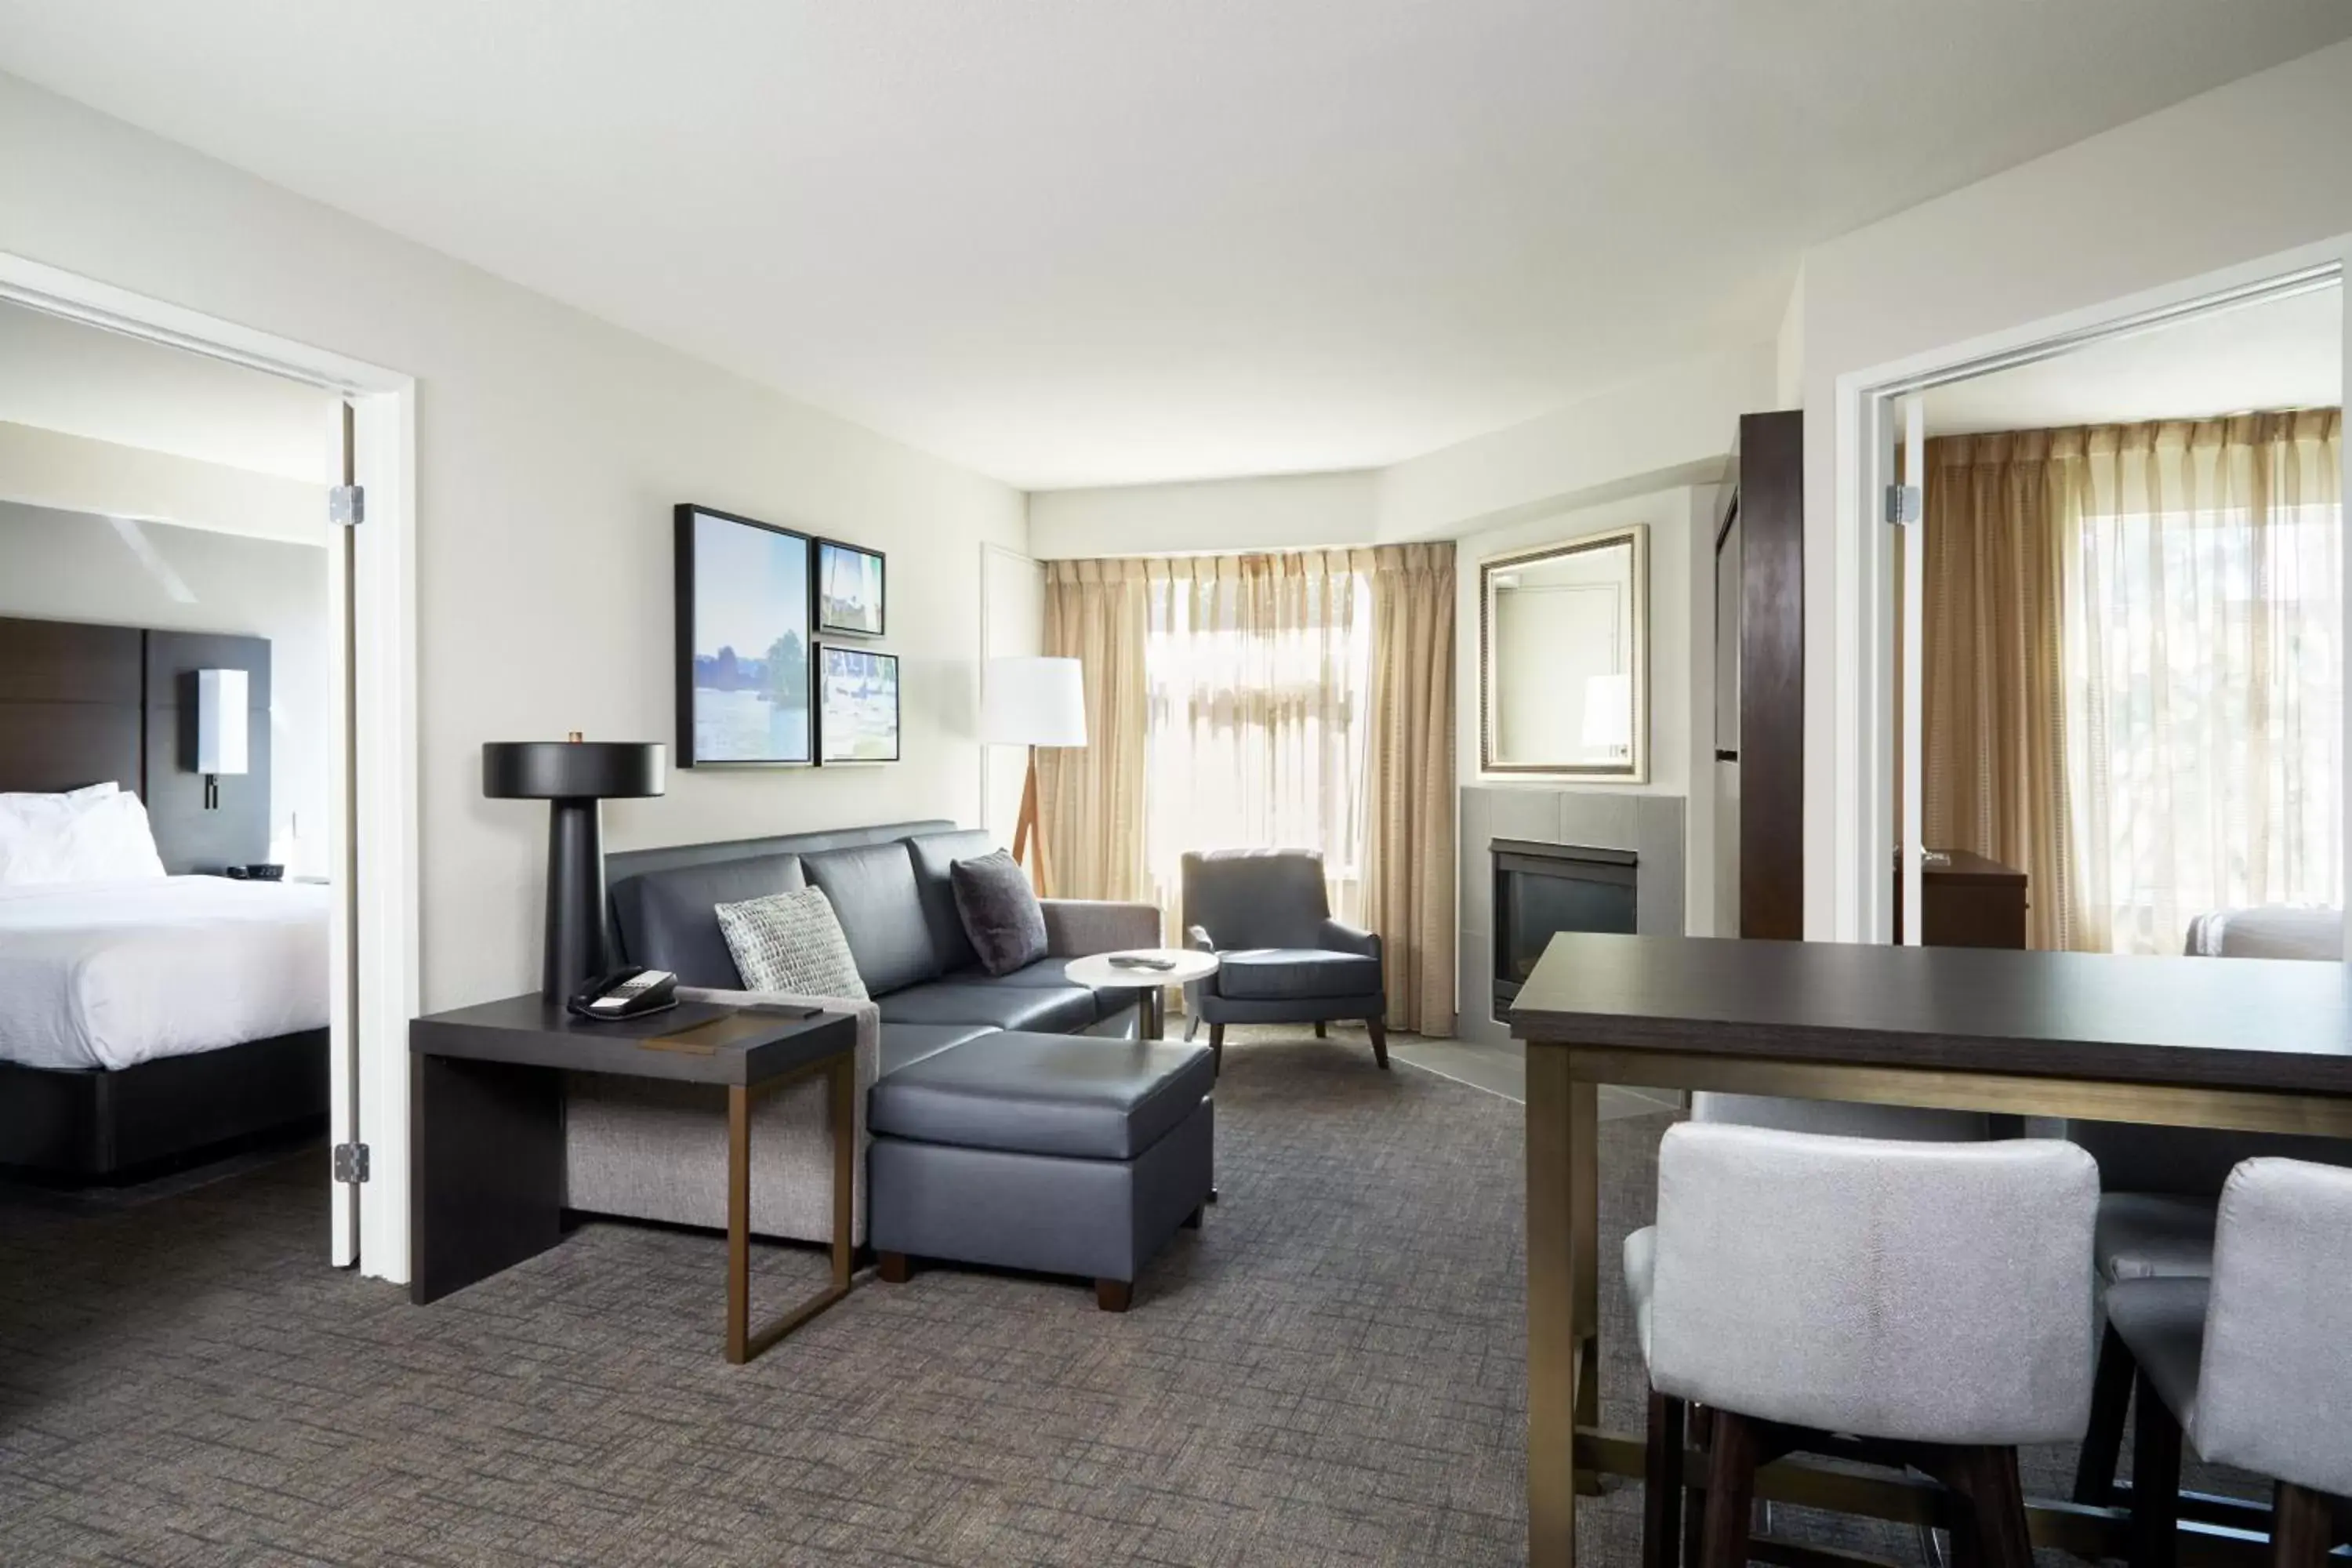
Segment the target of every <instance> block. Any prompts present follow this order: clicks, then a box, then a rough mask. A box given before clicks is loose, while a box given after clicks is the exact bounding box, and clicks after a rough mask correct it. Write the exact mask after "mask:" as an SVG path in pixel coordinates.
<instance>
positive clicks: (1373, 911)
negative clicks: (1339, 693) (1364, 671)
mask: <svg viewBox="0 0 2352 1568" xmlns="http://www.w3.org/2000/svg"><path fill="white" fill-rule="evenodd" d="M1371 590H1372V591H1371V600H1372V605H1371V612H1372V675H1371V700H1370V708H1371V722H1370V729H1371V733H1370V742H1369V746H1368V749H1367V750H1368V767H1367V775H1368V776H1367V778H1366V782H1365V796H1366V805H1365V812H1364V816H1365V835H1364V845H1365V847H1364V910H1363V918H1364V923H1365V924H1366V925H1367V926H1369V927H1370V928H1371V929H1372V930H1374V931H1379V932H1380V933H1381V944H1382V952H1383V956H1384V958H1385V960H1386V963H1387V980H1388V993H1389V1016H1388V1021H1389V1026H1390V1027H1391V1028H1396V1029H1409V1030H1412V1031H1413V1032H1415V1033H1418V1034H1423V1035H1450V1034H1452V1033H1453V1032H1454V546H1453V545H1451V544H1409V545H1383V546H1382V547H1381V548H1380V549H1378V550H1375V551H1373V552H1372V572H1371Z"/></svg>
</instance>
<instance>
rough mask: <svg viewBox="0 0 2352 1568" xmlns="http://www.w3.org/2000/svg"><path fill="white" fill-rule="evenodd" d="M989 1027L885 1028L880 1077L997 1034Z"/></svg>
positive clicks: (878, 1066) (903, 1025)
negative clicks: (971, 1041)
mask: <svg viewBox="0 0 2352 1568" xmlns="http://www.w3.org/2000/svg"><path fill="white" fill-rule="evenodd" d="M994 1033H995V1030H993V1029H992V1028H991V1027H990V1026H988V1025H986V1024H885V1025H883V1026H882V1038H881V1045H882V1050H881V1055H880V1057H879V1058H878V1061H877V1075H887V1074H890V1073H894V1072H897V1071H898V1069H899V1068H903V1067H908V1066H910V1065H912V1064H913V1063H916V1062H919V1061H921V1060H922V1059H923V1058H925V1057H934V1056H937V1055H939V1054H940V1052H941V1051H945V1050H951V1049H953V1048H954V1047H957V1046H960V1045H962V1044H963V1043H964V1042H965V1041H966V1040H976V1039H978V1038H980V1037H981V1036H982V1035H990V1034H994Z"/></svg>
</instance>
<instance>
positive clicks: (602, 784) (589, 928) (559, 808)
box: [482, 733, 669, 1002]
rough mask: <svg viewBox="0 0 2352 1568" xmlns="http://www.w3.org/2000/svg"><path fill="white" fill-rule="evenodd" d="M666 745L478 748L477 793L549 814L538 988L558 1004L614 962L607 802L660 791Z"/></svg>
mask: <svg viewBox="0 0 2352 1568" xmlns="http://www.w3.org/2000/svg"><path fill="white" fill-rule="evenodd" d="M668 772H669V748H668V747H667V746H664V745H661V744H660V743H658V742H652V741H583V740H582V739H581V738H580V737H579V735H577V734H576V733H575V734H574V735H573V736H572V739H570V740H569V741H492V742H488V744H486V745H484V746H483V747H482V794H483V795H487V796H488V797H489V798H490V799H492V800H543V801H546V802H548V803H549V811H548V818H547V963H546V966H545V968H544V970H543V971H542V973H541V989H542V990H543V991H544V992H545V994H546V995H547V999H548V1000H549V1001H551V1002H562V1001H564V1000H566V999H568V998H569V997H570V996H571V995H572V993H573V992H575V991H577V990H579V989H580V987H581V986H582V985H583V984H585V983H586V982H588V981H590V980H593V979H594V978H595V977H596V976H597V975H600V974H602V973H604V972H605V971H606V970H608V969H610V968H611V967H612V966H613V940H612V930H611V926H610V923H609V921H610V917H609V915H608V913H607V910H606V907H605V903H604V811H603V807H602V806H601V805H599V804H598V803H599V802H601V801H607V800H626V799H636V798H640V797H642V796H646V795H659V794H661V793H662V790H663V787H664V785H665V784H666V782H667V773H668Z"/></svg>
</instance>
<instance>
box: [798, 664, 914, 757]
mask: <svg viewBox="0 0 2352 1568" xmlns="http://www.w3.org/2000/svg"><path fill="white" fill-rule="evenodd" d="M817 740H818V756H819V759H820V760H821V761H823V762H825V763H895V762H897V761H898V655H897V654H895V653H874V652H871V651H869V650H867V649H866V648H862V647H836V646H835V645H833V644H831V643H822V644H819V645H818V647H817Z"/></svg>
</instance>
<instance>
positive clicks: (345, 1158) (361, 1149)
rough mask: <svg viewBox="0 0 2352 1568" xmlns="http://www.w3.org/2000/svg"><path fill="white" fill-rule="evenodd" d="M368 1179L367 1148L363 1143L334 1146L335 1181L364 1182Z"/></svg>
mask: <svg viewBox="0 0 2352 1568" xmlns="http://www.w3.org/2000/svg"><path fill="white" fill-rule="evenodd" d="M367 1179H368V1146H367V1145H366V1144H364V1143H338V1144H336V1145H335V1180H337V1181H339V1182H353V1183H357V1182H364V1181H366V1180H367Z"/></svg>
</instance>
